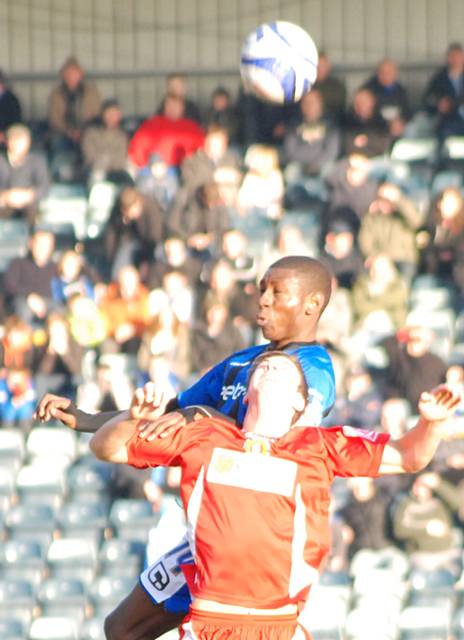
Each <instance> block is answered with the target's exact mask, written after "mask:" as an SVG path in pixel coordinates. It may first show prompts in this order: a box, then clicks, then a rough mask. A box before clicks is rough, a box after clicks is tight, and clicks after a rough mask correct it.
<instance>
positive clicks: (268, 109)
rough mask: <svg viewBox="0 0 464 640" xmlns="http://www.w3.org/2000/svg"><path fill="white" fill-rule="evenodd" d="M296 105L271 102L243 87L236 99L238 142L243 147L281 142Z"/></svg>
mask: <svg viewBox="0 0 464 640" xmlns="http://www.w3.org/2000/svg"><path fill="white" fill-rule="evenodd" d="M297 111H298V105H297V104H296V103H295V104H293V103H290V104H286V105H280V104H273V103H270V102H266V101H264V100H260V99H259V98H257V97H256V96H254V95H253V94H252V93H247V92H246V91H245V90H244V89H243V87H242V88H241V89H240V93H239V96H238V100H237V113H238V114H239V115H240V136H239V138H240V142H241V145H242V146H243V147H244V148H247V147H249V146H250V145H255V144H263V145H276V144H280V143H281V142H282V139H283V137H284V135H285V133H286V128H287V124H288V122H290V121H291V120H292V119H293V118H294V116H295V114H296V112H297Z"/></svg>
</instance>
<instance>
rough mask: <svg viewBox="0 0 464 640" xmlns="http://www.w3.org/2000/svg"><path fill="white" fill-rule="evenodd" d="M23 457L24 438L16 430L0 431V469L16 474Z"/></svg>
mask: <svg viewBox="0 0 464 640" xmlns="http://www.w3.org/2000/svg"><path fill="white" fill-rule="evenodd" d="M24 455H25V446H24V436H23V434H22V433H21V431H19V430H18V429H0V468H2V469H5V468H6V469H12V470H13V471H14V472H17V471H18V470H19V468H20V467H21V464H22V461H23V459H24Z"/></svg>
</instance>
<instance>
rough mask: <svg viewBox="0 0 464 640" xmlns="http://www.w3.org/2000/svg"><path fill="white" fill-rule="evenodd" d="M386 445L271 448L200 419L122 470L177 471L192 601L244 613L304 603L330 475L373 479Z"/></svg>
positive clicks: (348, 439)
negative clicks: (227, 606)
mask: <svg viewBox="0 0 464 640" xmlns="http://www.w3.org/2000/svg"><path fill="white" fill-rule="evenodd" d="M388 439H389V436H388V435H387V434H380V433H374V432H368V431H363V430H361V429H353V428H351V427H333V428H330V429H322V428H316V427H310V428H300V427H298V428H295V429H292V430H291V431H289V432H288V433H286V434H285V435H284V436H283V437H281V438H278V439H276V440H273V441H271V440H268V439H266V438H259V437H257V436H253V434H246V433H244V432H242V431H241V430H240V429H238V428H237V427H235V426H233V425H231V423H230V422H227V421H225V420H218V419H213V418H203V419H201V420H198V421H195V422H191V423H190V424H188V425H187V426H186V427H184V428H181V429H178V430H177V431H175V432H174V433H172V434H169V435H168V436H167V437H166V438H157V439H155V440H153V441H151V442H147V441H145V440H142V439H140V438H138V437H137V435H135V436H134V437H133V438H132V439H131V440H130V441H129V443H128V445H127V450H128V456H129V464H132V465H134V466H137V467H147V466H156V465H175V466H181V467H182V481H181V497H182V501H183V505H184V509H185V512H186V515H187V521H188V528H189V533H190V543H191V548H192V553H193V557H194V559H195V564H196V573H195V579H194V584H193V585H192V586H191V593H192V596H193V597H199V598H205V599H208V600H215V601H218V602H223V603H227V604H235V605H240V606H244V607H253V608H276V607H280V606H283V605H284V604H288V603H296V602H299V601H301V600H304V599H305V598H306V596H307V594H308V591H309V588H310V586H311V584H312V583H313V582H314V580H315V578H316V576H317V574H318V572H319V570H320V568H321V565H322V562H323V560H324V558H325V556H326V555H327V553H328V550H329V547H330V528H329V516H328V514H329V503H330V486H331V483H332V480H333V479H334V477H335V476H344V477H349V476H376V475H377V473H378V469H379V465H380V462H381V458H382V453H383V449H384V446H385V444H386V442H387V441H388Z"/></svg>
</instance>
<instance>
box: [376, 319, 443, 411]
mask: <svg viewBox="0 0 464 640" xmlns="http://www.w3.org/2000/svg"><path fill="white" fill-rule="evenodd" d="M432 342H433V333H432V332H431V330H430V329H428V328H426V327H420V326H417V325H416V326H415V325H411V326H408V325H407V324H406V325H403V326H402V327H401V329H400V330H399V331H398V332H397V333H396V334H395V335H392V336H389V337H387V338H385V339H384V340H383V341H382V345H383V347H384V349H385V351H386V353H387V356H388V364H387V367H386V371H385V390H386V395H387V397H389V398H405V399H406V400H407V401H408V402H409V405H410V407H411V408H413V407H415V406H416V402H417V400H418V398H419V397H420V394H421V393H422V392H423V391H424V390H425V389H429V388H431V387H430V385H431V384H432V385H433V386H436V385H438V384H441V383H442V382H444V380H445V376H446V364H445V363H444V362H443V360H442V359H441V358H440V357H439V356H437V355H435V354H434V353H432V352H431V351H430V346H431V344H432Z"/></svg>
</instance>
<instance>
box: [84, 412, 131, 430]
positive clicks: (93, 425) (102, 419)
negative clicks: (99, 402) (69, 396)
mask: <svg viewBox="0 0 464 640" xmlns="http://www.w3.org/2000/svg"><path fill="white" fill-rule="evenodd" d="M75 415H76V421H77V426H76V431H82V432H83V433H95V432H96V431H97V430H98V429H100V427H102V426H103V425H104V424H105V423H107V422H108V421H109V420H111V419H112V418H114V417H116V416H120V419H124V418H125V417H126V416H127V411H103V412H101V413H86V412H85V411H81V410H80V409H76V410H75Z"/></svg>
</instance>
